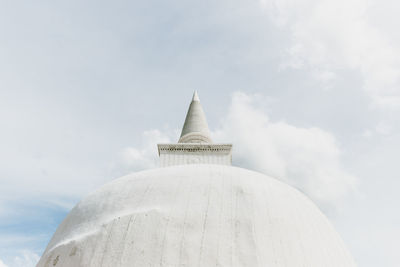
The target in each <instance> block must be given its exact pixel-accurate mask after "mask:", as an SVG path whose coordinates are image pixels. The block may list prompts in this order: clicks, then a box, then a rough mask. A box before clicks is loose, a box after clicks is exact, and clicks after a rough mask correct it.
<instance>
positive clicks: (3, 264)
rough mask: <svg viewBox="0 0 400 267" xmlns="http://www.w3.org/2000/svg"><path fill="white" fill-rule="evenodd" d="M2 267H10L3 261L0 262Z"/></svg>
mask: <svg viewBox="0 0 400 267" xmlns="http://www.w3.org/2000/svg"><path fill="white" fill-rule="evenodd" d="M0 267H8V266H7V265H6V264H5V263H4V262H3V261H2V260H0Z"/></svg>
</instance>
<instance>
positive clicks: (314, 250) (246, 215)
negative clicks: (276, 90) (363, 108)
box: [37, 164, 355, 267]
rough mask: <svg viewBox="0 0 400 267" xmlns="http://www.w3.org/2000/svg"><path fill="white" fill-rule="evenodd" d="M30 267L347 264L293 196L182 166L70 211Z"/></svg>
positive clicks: (319, 221)
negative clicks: (34, 264) (35, 262)
mask: <svg viewBox="0 0 400 267" xmlns="http://www.w3.org/2000/svg"><path fill="white" fill-rule="evenodd" d="M37 266H39V267H42V266H48V267H50V266H51V267H53V266H56V267H60V266H74V267H75V266H93V267H100V266H113V267H117V266H130V267H131V266H137V267H146V266H248V267H257V266H263V267H275V266H279V267H285V266H288V267H289V266H290V267H347V266H355V264H354V262H353V260H352V257H351V255H350V254H349V253H348V252H347V250H346V248H345V246H344V244H343V242H342V240H341V238H340V237H339V235H338V234H337V233H336V231H335V230H334V229H333V227H332V226H331V224H330V223H329V221H328V219H327V218H326V217H325V216H324V215H323V214H322V213H321V212H320V211H319V209H318V208H317V207H316V206H315V205H314V204H313V203H312V202H311V201H310V200H309V199H308V198H307V197H306V196H304V195H303V194H302V193H300V192H299V191H297V190H296V189H294V188H292V187H290V186H288V185H286V184H284V183H282V182H279V181H277V180H276V179H273V178H270V177H268V176H266V175H263V174H260V173H257V172H253V171H249V170H246V169H241V168H237V167H231V166H223V165H206V164H194V165H181V166H172V167H167V168H160V169H154V170H149V171H142V172H139V173H134V174H130V175H127V176H124V177H122V178H119V179H116V180H114V181H112V182H110V183H108V184H106V185H105V186H103V187H101V188H100V189H99V190H97V191H96V192H94V193H92V194H91V195H89V196H88V197H86V198H85V199H83V200H82V201H81V202H80V203H79V204H78V205H76V206H75V207H74V208H73V209H72V210H71V212H70V213H69V214H68V215H67V217H66V218H65V219H64V221H63V222H62V223H61V224H60V226H59V227H58V229H57V231H56V233H55V234H54V236H53V238H52V239H51V241H50V243H49V245H48V247H47V248H46V251H45V252H44V254H43V256H42V258H41V259H40V261H39V263H38V265H37Z"/></svg>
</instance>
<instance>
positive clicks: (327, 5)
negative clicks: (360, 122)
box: [261, 0, 400, 108]
mask: <svg viewBox="0 0 400 267" xmlns="http://www.w3.org/2000/svg"><path fill="white" fill-rule="evenodd" d="M261 3H262V5H263V6H264V7H265V9H266V10H267V12H268V14H269V15H270V17H271V18H272V20H273V21H274V22H275V23H276V24H277V25H279V26H280V27H283V28H285V29H287V30H288V31H289V34H290V36H291V44H290V45H289V49H288V51H287V57H286V59H285V60H284V63H283V66H284V67H291V68H302V69H308V70H310V71H311V72H312V73H313V74H317V75H316V77H317V78H318V79H319V80H320V81H321V82H322V83H326V82H330V81H331V80H332V79H334V78H335V77H336V75H335V73H337V72H339V71H340V70H343V69H344V70H355V71H358V72H360V73H361V75H362V77H363V84H364V86H363V87H364V90H365V91H366V93H367V94H368V95H369V96H370V98H371V100H372V104H373V106H375V107H380V108H393V107H396V108H397V107H400V52H399V50H398V49H397V46H396V45H394V44H393V43H392V40H390V39H389V38H388V35H387V34H384V33H383V32H382V31H381V30H379V29H378V28H377V27H374V26H375V24H374V23H373V21H371V19H370V16H369V11H370V10H371V9H374V3H375V2H374V1H369V0H337V1H332V0H304V1H295V0H262V1H261ZM385 4H386V5H388V6H389V7H390V6H391V3H390V2H388V1H386V2H385ZM395 31H397V29H395Z"/></svg>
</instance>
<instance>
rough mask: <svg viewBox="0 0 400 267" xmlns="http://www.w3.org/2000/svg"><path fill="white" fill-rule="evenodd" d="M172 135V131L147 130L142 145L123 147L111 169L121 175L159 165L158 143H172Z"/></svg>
mask: <svg viewBox="0 0 400 267" xmlns="http://www.w3.org/2000/svg"><path fill="white" fill-rule="evenodd" d="M170 135H171V133H169V134H165V133H162V132H161V131H159V130H150V131H145V132H144V133H143V136H142V146H141V147H140V148H136V147H126V148H124V149H122V150H121V151H120V153H119V155H118V156H117V159H116V161H115V162H114V163H113V165H112V167H111V169H112V170H111V171H112V172H113V173H114V174H115V175H121V174H127V173H129V172H132V171H139V170H145V169H151V168H155V167H157V166H158V152H157V144H159V143H170V140H171V138H170Z"/></svg>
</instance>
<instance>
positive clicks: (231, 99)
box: [0, 0, 400, 267]
mask: <svg viewBox="0 0 400 267" xmlns="http://www.w3.org/2000/svg"><path fill="white" fill-rule="evenodd" d="M399 9H400V3H399V2H398V1H394V0H384V1H377V0H335V1H333V0H301V1H299V0H296V1H295V0H254V1H253V0H248V1H240V0H230V1H227V0H213V1H209V0H204V1H182V0H170V1H157V0H148V1H132V0H130V1H127V0H126V1H125V0H115V1H112V2H111V1H104V0H96V1H94V0H84V1H82V0H80V1H77V0H70V1H62V0H56V1H54V0H52V1H50V0H42V1H27V0H25V1H24V0H21V1H7V0H0V162H1V164H0V267H4V266H7V267H14V266H18V267H29V266H35V264H36V262H37V261H38V259H39V258H40V256H41V254H42V253H43V251H44V249H45V247H46V245H47V243H48V242H49V240H50V238H51V236H52V234H53V233H54V231H55V229H56V228H57V226H58V224H59V223H60V222H61V221H62V220H63V218H64V217H65V216H66V214H67V213H68V211H69V210H70V209H71V208H72V207H73V206H74V205H75V204H76V203H78V201H79V200H80V199H81V198H82V197H84V196H85V195H87V194H88V193H90V192H92V191H94V190H95V189H96V188H98V187H100V186H101V185H103V184H104V183H106V182H108V181H111V180H113V179H116V178H118V177H120V176H122V175H125V174H128V173H130V172H135V171H139V170H143V169H149V168H154V167H156V166H157V148H156V144H157V143H165V142H176V141H177V140H178V137H179V131H180V129H181V127H182V125H183V122H184V118H185V114H186V111H187V108H188V105H189V102H190V100H191V96H192V94H193V91H194V90H197V91H198V93H199V96H200V99H201V103H202V105H203V108H204V110H205V113H206V115H207V119H208V123H209V126H210V129H211V132H212V137H213V139H214V140H215V141H216V142H232V143H233V146H234V152H233V164H234V165H236V166H240V167H244V168H248V169H252V170H256V171H259V172H262V173H265V174H268V175H271V176H273V177H275V178H277V179H280V180H283V181H285V182H287V183H289V184H291V185H293V186H295V187H296V188H298V189H300V190H301V191H302V192H304V193H305V194H306V195H308V196H309V197H310V198H311V199H312V200H313V201H314V202H315V203H316V204H317V205H318V206H319V208H320V209H321V210H322V211H323V212H324V213H325V214H326V215H327V216H328V217H329V219H330V221H331V222H332V223H333V225H334V226H335V228H336V229H337V231H338V232H339V234H340V235H341V236H342V238H343V240H344V241H345V243H346V245H347V247H348V249H349V250H350V252H351V253H352V255H353V256H354V258H355V260H356V262H357V263H358V265H359V266H365V267H373V266H374V267H375V266H388V267H395V266H400V259H399V257H398V247H400V244H399V243H400V241H399V240H400V213H399V211H400V210H399V203H400V195H399V194H398V188H399V187H400V181H399V180H400V179H399V173H400V171H399V168H398V151H399V150H400V121H399V120H400V119H399V118H400V31H398V25H399V23H400V18H399V16H398V10H399Z"/></svg>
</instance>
